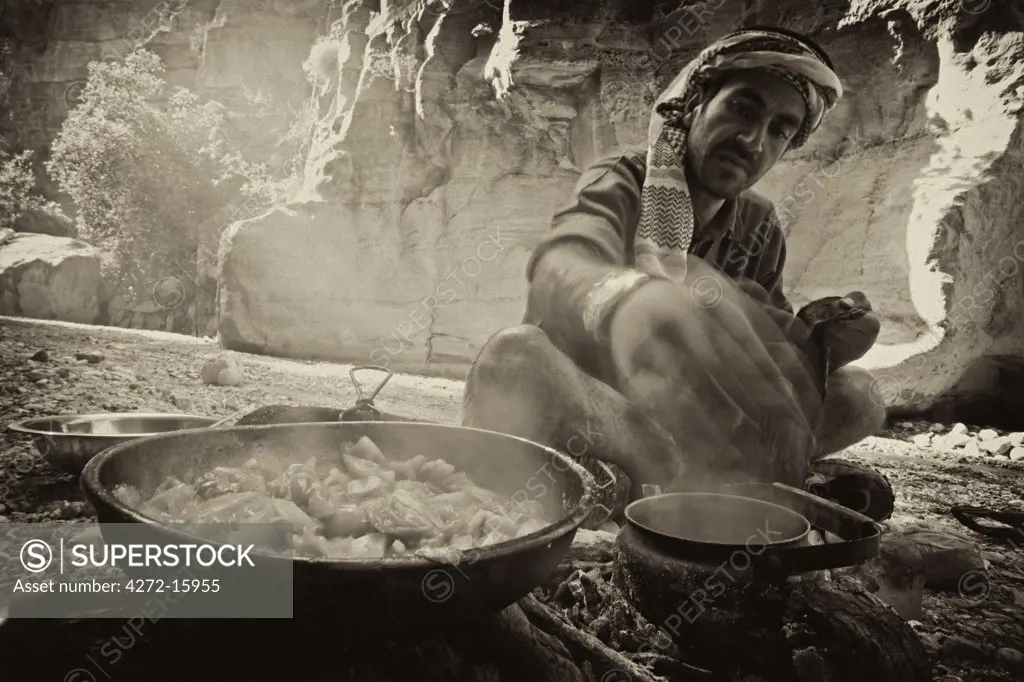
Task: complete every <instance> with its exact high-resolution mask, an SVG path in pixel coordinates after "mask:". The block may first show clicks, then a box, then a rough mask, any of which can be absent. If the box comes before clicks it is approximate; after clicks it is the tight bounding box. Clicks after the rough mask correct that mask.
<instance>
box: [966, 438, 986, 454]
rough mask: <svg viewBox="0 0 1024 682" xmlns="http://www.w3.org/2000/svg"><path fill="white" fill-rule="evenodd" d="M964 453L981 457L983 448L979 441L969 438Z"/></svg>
mask: <svg viewBox="0 0 1024 682" xmlns="http://www.w3.org/2000/svg"><path fill="white" fill-rule="evenodd" d="M964 454H965V455H967V456H968V457H981V455H982V452H981V448H980V447H979V446H978V441H976V440H969V441H967V442H966V443H964Z"/></svg>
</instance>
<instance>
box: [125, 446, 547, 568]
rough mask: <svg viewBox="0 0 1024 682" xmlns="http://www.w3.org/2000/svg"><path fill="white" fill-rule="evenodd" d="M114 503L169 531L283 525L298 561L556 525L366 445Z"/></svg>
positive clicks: (433, 465) (459, 475)
mask: <svg viewBox="0 0 1024 682" xmlns="http://www.w3.org/2000/svg"><path fill="white" fill-rule="evenodd" d="M114 494H115V495H116V496H117V497H118V498H119V499H120V500H121V501H122V502H123V503H125V504H126V505H128V506H129V507H132V508H134V509H137V510H139V511H141V512H142V513H144V514H146V515H148V516H151V517H153V518H155V519H158V520H160V521H163V522H167V523H181V522H184V523H230V522H243V523H244V522H249V523H270V522H284V523H286V524H288V526H289V527H290V530H291V533H292V550H293V552H294V554H295V555H296V556H306V557H321V558H335V559H357V558H371V559H376V558H384V557H393V556H406V555H411V554H414V553H416V552H418V551H425V550H432V551H436V550H439V549H445V548H452V549H456V550H466V549H473V548H476V547H483V546H486V545H493V544H497V543H499V542H506V541H508V540H512V539H514V538H517V537H522V536H524V535H529V534H530V533H535V532H537V531H539V530H541V529H542V528H544V527H545V526H547V525H548V524H549V523H551V521H550V520H549V519H548V518H547V515H546V512H545V509H544V506H543V505H542V504H541V503H540V502H539V501H537V500H519V499H513V498H510V497H507V496H504V495H499V494H498V493H495V492H493V491H490V490H487V489H485V488H482V487H480V486H478V485H476V484H475V483H473V481H472V480H470V478H469V477H468V476H467V475H466V473H465V472H460V471H456V470H455V467H453V466H452V465H451V464H449V463H448V462H445V461H444V460H440V459H436V460H433V461H428V460H427V459H426V458H425V457H423V456H422V455H417V456H415V457H413V458H411V459H408V460H405V461H390V460H388V459H387V457H385V455H384V453H382V452H381V451H380V449H379V448H378V447H377V445H376V444H375V443H374V442H373V441H372V440H370V439H369V438H367V437H366V436H363V437H362V438H360V439H359V440H358V441H357V442H355V443H353V444H351V445H348V446H347V447H346V448H345V451H344V452H342V453H341V457H340V458H339V459H338V460H337V461H336V462H333V463H331V462H325V461H323V460H318V459H317V458H316V457H313V458H310V459H309V460H308V461H306V462H304V463H302V464H299V463H293V464H289V465H287V466H283V465H282V464H280V463H279V462H278V461H276V460H274V459H272V458H268V460H267V461H264V460H262V459H260V458H254V459H251V460H249V461H248V462H246V463H245V464H244V465H243V466H241V467H237V468H236V467H217V468H215V469H213V470H212V471H210V472H208V473H206V474H203V475H202V476H200V477H199V479H198V480H196V481H195V482H194V483H185V482H183V481H180V480H178V479H176V478H174V477H170V478H168V479H167V480H165V481H164V482H163V483H162V484H161V485H160V486H159V487H158V488H157V489H156V491H155V492H154V494H153V496H152V497H150V498H149V499H144V495H142V493H140V491H139V490H137V489H135V488H133V487H131V486H128V485H124V484H122V485H119V486H118V487H117V488H116V489H115V491H114Z"/></svg>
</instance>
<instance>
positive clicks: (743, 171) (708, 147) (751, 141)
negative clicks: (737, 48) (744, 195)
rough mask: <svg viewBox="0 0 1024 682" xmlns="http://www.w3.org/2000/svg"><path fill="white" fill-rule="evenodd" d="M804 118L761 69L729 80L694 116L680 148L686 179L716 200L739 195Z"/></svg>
mask: <svg viewBox="0 0 1024 682" xmlns="http://www.w3.org/2000/svg"><path fill="white" fill-rule="evenodd" d="M805 114H806V109H805V105H804V99H803V97H802V96H801V95H800V93H799V92H797V90H796V88H794V87H793V86H792V85H790V84H789V83H787V82H786V81H784V80H782V79H780V78H778V77H776V76H773V75H771V74H768V73H765V72H762V71H740V72H737V73H736V74H735V75H732V76H730V77H729V78H728V80H726V82H725V83H724V84H723V85H722V86H721V88H719V90H718V92H717V93H716V94H715V95H714V97H712V98H711V99H710V100H709V101H706V102H704V103H703V104H701V105H700V106H699V107H698V108H697V110H696V112H695V116H694V120H693V123H692V124H691V126H690V134H689V138H688V140H687V150H686V151H687V161H688V164H689V168H690V171H691V172H693V173H694V174H695V175H696V177H694V178H692V181H696V182H697V183H698V184H700V185H701V186H702V187H703V188H704V189H705V190H707V191H708V192H709V193H711V194H712V195H713V196H716V197H719V198H722V199H731V198H733V197H735V196H737V195H739V194H740V193H741V192H743V191H744V190H746V189H748V188H750V187H752V186H753V185H754V184H755V183H756V182H757V181H758V180H760V179H761V177H762V176H763V175H764V174H765V173H767V172H768V169H770V168H771V167H772V166H774V165H775V162H776V161H778V160H779V157H780V156H782V153H783V152H784V151H786V148H787V147H788V146H789V143H790V142H791V141H792V140H793V137H794V136H795V135H796V134H797V132H798V131H799V130H800V126H801V124H802V123H803V119H804V116H805Z"/></svg>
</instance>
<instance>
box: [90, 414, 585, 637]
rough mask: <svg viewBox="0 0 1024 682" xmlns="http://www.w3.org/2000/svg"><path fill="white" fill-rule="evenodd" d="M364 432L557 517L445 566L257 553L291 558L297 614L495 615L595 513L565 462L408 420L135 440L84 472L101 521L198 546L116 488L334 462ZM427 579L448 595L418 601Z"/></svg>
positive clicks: (407, 618) (519, 444)
mask: <svg viewBox="0 0 1024 682" xmlns="http://www.w3.org/2000/svg"><path fill="white" fill-rule="evenodd" d="M361 436H368V437H369V438H371V439H372V440H373V441H374V442H375V443H376V444H377V445H378V446H379V447H380V449H381V450H382V451H383V452H384V453H385V454H386V455H387V456H388V457H392V458H396V459H403V460H404V459H408V458H410V457H413V456H415V455H417V454H422V455H423V456H424V457H426V458H427V459H434V458H441V459H444V460H446V461H447V462H449V463H450V464H452V465H453V466H455V467H456V468H457V469H460V470H463V471H465V472H466V473H467V474H468V475H469V476H470V477H471V478H472V479H473V481H474V482H476V483H477V484H478V485H481V486H484V487H486V488H490V489H492V490H495V491H497V492H500V493H504V494H506V495H509V496H517V497H516V498H515V499H524V495H525V496H526V498H528V499H534V500H537V501H539V502H541V503H542V504H544V506H545V508H546V509H547V510H548V514H549V518H554V519H557V520H556V521H555V522H554V523H552V524H551V525H549V526H548V527H547V528H545V529H543V530H541V531H538V532H536V533H533V534H531V535H528V536H525V537H522V538H519V539H517V540H514V541H511V542H507V543H502V544H499V545H494V546H491V547H484V548H480V549H475V550H470V551H467V552H465V553H464V554H463V555H462V556H461V558H459V559H457V560H454V561H451V563H444V562H439V561H438V560H436V559H428V558H420V557H413V558H396V559H384V560H371V559H360V560H322V559H320V560H312V559H304V558H291V557H274V556H273V555H271V554H265V555H261V556H264V557H266V559H265V560H266V561H270V562H274V561H285V562H292V570H293V575H294V583H293V584H294V587H293V596H294V605H295V613H296V616H301V615H303V614H314V613H316V614H319V615H323V614H329V615H333V616H335V617H338V618H341V620H344V621H346V622H357V623H358V624H359V626H360V627H363V628H365V627H367V626H369V625H373V626H385V627H388V628H390V629H394V628H396V627H398V626H410V625H411V626H417V625H421V624H424V623H429V622H436V621H451V620H456V619H459V618H465V617H472V616H474V615H478V614H481V613H486V612H492V611H497V610H499V609H501V608H503V607H505V606H507V605H509V604H511V603H513V602H514V601H516V600H517V599H519V598H521V597H523V596H524V595H526V594H527V593H529V592H530V591H531V590H532V589H533V588H534V587H536V586H538V585H540V584H541V583H542V582H544V580H545V579H547V578H548V576H549V575H551V573H553V572H554V570H555V569H556V567H557V565H558V563H559V561H560V560H561V559H562V558H563V556H564V555H565V553H566V552H567V551H568V549H569V546H570V545H571V543H572V540H573V537H574V536H575V534H576V530H577V529H578V527H579V526H580V524H581V523H582V522H583V520H584V519H585V518H586V517H587V515H588V514H589V513H590V512H591V511H592V507H593V493H594V479H593V477H592V476H591V474H590V473H589V472H588V471H587V470H586V469H585V468H583V467H582V466H580V465H579V464H577V463H576V462H574V461H572V460H571V459H570V458H569V457H567V456H566V455H563V454H561V453H559V452H556V451H555V450H552V449H550V448H547V447H544V446H542V445H539V444H536V443H533V442H530V441H527V440H524V439H521V438H516V437H513V436H507V435H503V434H499V433H494V432H490V431H484V430H480V429H470V428H464V427H459V426H447V425H441V424H426V423H408V422H397V423H396V422H333V423H312V424H276V425H270V426H245V427H231V428H224V429H218V430H204V429H192V430H187V431H179V432H176V433H172V434H166V435H158V436H152V437H147V438H142V439H138V440H134V441H131V442H128V443H124V444H122V445H118V446H115V447H112V448H110V449H109V450H106V451H105V452H103V453H101V454H100V455H98V456H97V457H95V458H94V459H93V460H92V461H90V462H89V464H88V465H87V466H86V468H85V470H84V471H83V473H82V478H81V482H82V488H83V490H84V492H85V494H86V496H87V498H88V499H89V501H90V502H91V503H92V504H93V506H94V507H95V508H96V510H97V514H98V517H99V521H100V523H101V524H102V523H125V522H135V523H140V524H145V526H146V527H147V528H148V529H151V531H152V535H153V538H154V540H153V541H154V542H162V543H165V544H166V543H173V542H182V541H187V540H193V541H194V540H195V538H194V537H190V536H187V535H185V534H184V533H183V531H181V530H177V529H175V528H173V527H172V526H168V525H165V524H162V523H159V522H157V521H156V520H154V519H152V518H148V517H147V516H145V515H143V514H142V513H140V512H139V511H137V510H135V509H131V508H129V507H128V506H126V505H125V504H124V503H123V502H121V501H120V500H119V499H117V498H116V497H115V496H114V495H113V490H114V487H115V486H117V485H118V484H120V483H127V484H129V485H132V486H136V487H138V488H139V489H141V491H142V492H143V493H144V494H145V495H149V494H152V492H153V491H154V489H155V488H156V487H157V486H158V485H160V483H161V482H162V481H164V480H165V479H166V478H167V477H168V476H175V477H177V478H179V479H181V480H182V481H185V482H189V481H192V480H194V479H195V478H196V477H197V476H199V475H201V474H202V473H204V472H207V471H209V470H211V469H213V467H216V466H237V465H240V464H242V463H244V462H245V461H246V460H247V459H248V458H250V457H252V456H253V455H254V454H256V452H257V451H259V450H262V451H264V452H266V451H268V450H270V451H274V452H276V451H282V452H291V453H293V456H294V461H296V462H301V461H304V460H306V459H308V458H309V457H310V456H311V455H313V454H317V455H321V456H323V457H329V458H332V459H336V458H337V456H338V453H339V452H340V451H341V449H342V447H343V446H344V444H346V443H351V442H354V441H356V440H357V439H359V438H360V437H361ZM254 554H255V553H254ZM439 570H443V571H444V574H443V575H442V574H439V573H438V571H439ZM431 581H433V583H439V582H444V581H448V586H447V587H448V588H450V589H447V588H446V589H443V590H442V591H444V592H445V594H444V595H437V594H436V593H435V594H434V595H425V593H424V586H425V585H427V586H428V587H429V586H430V583H431ZM439 596H443V597H444V598H438V597H439ZM432 597H433V598H432ZM342 616H343V617H342ZM375 629H376V628H375Z"/></svg>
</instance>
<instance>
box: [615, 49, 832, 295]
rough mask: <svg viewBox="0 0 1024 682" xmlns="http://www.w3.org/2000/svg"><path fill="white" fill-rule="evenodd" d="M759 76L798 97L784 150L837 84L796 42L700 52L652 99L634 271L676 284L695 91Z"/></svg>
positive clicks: (687, 237)
mask: <svg viewBox="0 0 1024 682" xmlns="http://www.w3.org/2000/svg"><path fill="white" fill-rule="evenodd" d="M738 69H760V70H764V71H768V72H770V73H772V74H773V75H776V76H778V77H780V78H782V79H784V80H785V81H786V82H788V83H790V84H792V85H793V86H794V87H795V88H796V89H797V90H798V91H799V92H800V94H802V95H803V97H804V102H805V103H806V105H807V116H805V117H804V122H803V126H802V127H801V128H800V130H799V131H798V132H797V134H796V136H795V137H794V139H793V141H792V143H791V144H790V146H791V148H796V147H800V146H801V145H803V144H804V143H805V142H806V141H807V138H808V137H809V136H810V134H811V133H812V132H813V131H814V130H815V129H816V128H817V127H818V126H819V125H820V124H821V121H822V119H823V118H824V117H825V114H826V113H828V111H829V110H830V109H832V107H833V106H835V103H836V102H837V101H838V100H839V98H840V97H842V95H843V87H842V84H841V83H840V82H839V77H838V76H836V74H835V72H834V71H833V70H832V69H831V68H830V67H829V66H828V64H826V63H825V62H824V61H823V60H822V58H821V57H820V56H819V55H818V54H817V53H816V52H814V51H813V50H812V49H811V48H810V47H809V46H808V45H806V44H805V43H803V42H802V41H800V40H798V39H796V38H794V37H792V36H789V35H786V34H783V33H775V32H773V31H768V30H745V31H738V32H736V33H731V34H729V35H727V36H725V37H724V38H721V39H720V40H718V41H716V42H714V43H712V44H711V45H709V46H708V47H706V48H705V49H704V50H703V51H701V53H700V54H698V55H697V57H696V58H695V59H694V60H693V61H691V62H690V63H689V64H688V65H687V66H686V68H685V69H683V71H682V73H680V74H679V75H678V76H676V78H675V80H673V81H672V84H671V85H669V86H668V88H666V90H665V91H664V92H663V93H662V94H661V96H660V97H659V98H658V101H657V102H656V103H655V105H654V111H653V112H652V115H651V126H650V130H649V133H648V150H647V177H646V179H645V180H644V186H643V190H642V192H641V195H640V224H639V227H638V229H637V235H636V243H635V246H634V253H635V264H636V267H637V269H638V270H641V271H643V272H645V273H646V274H648V275H651V276H652V277H658V278H661V279H671V280H675V281H682V279H683V278H684V277H685V276H686V254H687V252H688V251H689V248H690V242H691V241H692V239H693V231H694V219H693V206H692V205H691V203H690V192H689V189H688V188H687V186H686V175H685V173H684V170H683V159H685V157H686V136H687V130H686V124H685V123H684V122H683V119H684V117H685V116H686V114H687V113H688V112H689V111H690V110H691V109H692V108H693V107H694V106H696V104H697V103H698V102H699V99H700V94H701V88H702V86H703V85H704V84H705V83H707V81H708V80H709V79H711V78H712V77H714V76H716V75H718V74H721V73H722V72H723V71H731V70H738Z"/></svg>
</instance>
